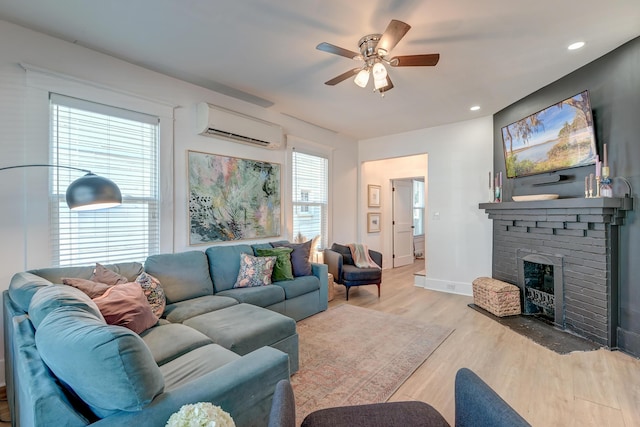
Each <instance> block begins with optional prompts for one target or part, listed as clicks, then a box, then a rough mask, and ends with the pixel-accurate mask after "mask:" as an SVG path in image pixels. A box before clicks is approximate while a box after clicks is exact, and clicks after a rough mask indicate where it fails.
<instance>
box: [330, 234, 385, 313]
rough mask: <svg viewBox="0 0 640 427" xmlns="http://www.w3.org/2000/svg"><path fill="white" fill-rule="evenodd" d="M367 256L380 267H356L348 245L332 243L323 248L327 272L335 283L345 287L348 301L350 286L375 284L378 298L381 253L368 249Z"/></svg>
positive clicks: (380, 279) (380, 280)
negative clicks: (329, 247)
mask: <svg viewBox="0 0 640 427" xmlns="http://www.w3.org/2000/svg"><path fill="white" fill-rule="evenodd" d="M369 256H370V257H371V259H372V260H373V261H374V262H375V263H376V264H378V265H379V266H380V269H379V268H359V267H356V265H355V263H354V262H353V257H352V256H351V250H350V249H349V247H348V246H345V245H340V244H338V243H334V244H333V245H331V249H325V250H324V263H325V264H327V266H328V267H329V273H331V274H333V280H334V281H335V283H338V284H340V285H344V287H345V288H347V301H349V289H350V288H351V287H352V286H364V285H376V286H378V298H380V284H381V283H382V270H381V268H382V254H381V253H380V252H377V251H373V250H371V249H369Z"/></svg>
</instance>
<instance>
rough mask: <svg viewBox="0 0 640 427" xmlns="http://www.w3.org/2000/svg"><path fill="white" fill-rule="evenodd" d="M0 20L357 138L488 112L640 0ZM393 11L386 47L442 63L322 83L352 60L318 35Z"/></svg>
mask: <svg viewBox="0 0 640 427" xmlns="http://www.w3.org/2000/svg"><path fill="white" fill-rule="evenodd" d="M0 19H4V20H7V21H10V22H14V23H16V24H20V25H23V26H25V27H28V28H32V29H35V30H37V31H41V32H43V33H47V34H50V35H52V36H55V37H59V38H61V39H64V40H68V41H70V42H73V43H77V44H79V45H82V46H85V47H88V48H91V49H95V50H97V51H100V52H104V53H106V54H109V55H112V56H115V57H117V58H121V59H124V60H126V61H129V62H131V63H134V64H138V65H140V66H142V67H145V68H148V69H151V70H155V71H158V72H161V73H163V74H167V75H169V76H173V77H176V78H179V79H181V80H185V81H188V82H192V83H194V84H196V85H200V86H203V87H206V88H210V89H213V90H215V91H218V92H221V93H224V94H226V95H230V96H233V97H236V98H240V99H243V100H245V101H249V102H252V103H254V104H258V105H261V106H264V107H267V108H269V109H271V110H274V111H277V112H280V113H283V114H286V115H290V116H293V117H296V118H298V119H301V120H304V121H307V122H310V123H313V124H315V125H317V126H320V127H323V128H327V129H330V130H332V131H335V132H339V133H342V134H345V135H348V136H351V137H354V138H356V139H366V138H371V137H376V136H383V135H389V134H395V133H401V132H405V131H410V130H415V129H421V128H427V127H432V126H437V125H441V124H446V123H453V122H458V121H463V120H468V119H472V118H475V117H480V116H486V115H491V114H494V113H495V112H497V111H499V110H501V109H502V108H504V107H506V106H508V105H509V104H511V103H513V102H515V101H517V100H518V99H521V98H523V97H524V96H526V95H528V94H530V93H532V92H534V91H536V90H537V89H539V88H541V87H543V86H545V85H547V84H549V83H551V82H553V81H555V80H557V79H558V78H560V77H562V76H564V75H566V74H568V73H570V72H571V71H573V70H575V69H577V68H579V67H581V66H583V65H585V64H587V63H589V62H591V61H593V60H594V59H596V58H598V57H600V56H602V55H603V54H605V53H607V52H609V51H611V50H613V49H615V48H616V47H618V46H620V45H622V44H623V43H625V42H627V41H629V40H631V39H633V38H635V37H637V36H638V35H640V1H639V0H615V1H602V0H561V1H558V0H537V1H524V0H483V1H478V0H455V1H452V0H370V1H364V0H357V1H351V2H344V1H338V0H303V1H295V0H288V1H285V0H242V1H211V0H208V1H207V0H136V1H128V0H109V1H86V0H85V1H82V0H56V1H51V0H0ZM391 19H398V20H401V21H404V22H407V23H408V24H410V25H411V26H412V28H411V30H410V31H409V32H408V33H407V35H406V36H405V37H404V38H403V39H402V40H401V41H400V43H399V44H398V45H397V46H396V47H395V49H394V50H393V52H392V53H393V54H394V55H410V54H420V53H440V62H439V63H438V65H437V66H435V67H405V68H391V67H389V75H390V77H391V78H392V80H393V83H394V85H395V87H394V89H393V90H391V91H389V92H387V93H386V94H385V96H384V98H382V97H381V96H380V95H379V94H378V93H374V92H372V90H371V82H370V83H369V86H368V87H367V88H366V89H361V88H359V87H357V86H356V85H355V84H354V83H353V82H352V81H351V79H349V80H346V81H344V82H342V83H340V84H338V85H336V86H333V87H331V86H326V85H325V84H324V82H325V81H327V80H329V79H331V78H333V77H335V76H337V75H339V74H341V73H343V72H345V71H347V70H349V69H352V68H355V67H357V66H358V63H357V62H355V61H353V60H350V59H348V58H345V57H341V56H336V55H331V54H328V53H326V52H321V51H318V50H316V49H315V46H316V45H317V44H318V43H320V42H328V43H331V44H334V45H338V46H340V47H344V48H346V49H349V50H354V51H358V46H357V43H358V40H359V39H360V38H361V37H362V36H364V35H366V34H370V33H381V32H383V31H384V29H385V28H386V26H387V24H388V23H389V21H390V20H391ZM578 40H583V41H585V42H586V45H585V47H584V48H582V49H580V50H577V51H568V50H567V46H568V45H569V44H570V43H572V42H575V41H578ZM585 89H586V88H585ZM473 105H479V106H480V107H481V108H480V110H478V111H475V112H472V111H470V110H469V108H470V107H471V106H473Z"/></svg>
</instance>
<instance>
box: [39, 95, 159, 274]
mask: <svg viewBox="0 0 640 427" xmlns="http://www.w3.org/2000/svg"><path fill="white" fill-rule="evenodd" d="M50 107H51V114H50V116H51V123H50V125H51V126H50V127H51V129H50V134H51V163H52V164H56V165H64V166H73V167H78V168H82V169H88V170H91V171H92V172H93V173H95V174H97V175H100V176H104V177H106V178H109V179H111V180H112V181H114V182H115V183H116V184H117V185H118V187H120V191H121V192H122V205H121V206H118V207H115V208H111V209H102V210H96V211H71V210H70V209H69V208H68V207H67V204H66V201H65V193H66V190H67V187H68V186H69V184H70V183H71V182H72V181H74V180H75V179H76V178H79V176H80V175H79V172H77V171H71V170H66V169H58V168H52V169H51V179H50V183H51V188H50V225H51V226H50V229H51V240H50V241H51V246H52V247H51V252H52V264H53V265H54V266H68V265H83V264H93V263H95V262H100V263H115V262H126V261H140V262H142V261H144V259H145V258H146V257H147V256H148V255H150V254H154V253H157V252H158V251H159V247H160V237H159V228H160V226H159V209H160V203H159V194H158V187H159V185H158V140H159V138H158V136H159V119H158V117H154V116H149V115H146V114H142V113H137V112H134V111H129V110H124V109H120V108H115V107H111V106H107V105H102V104H96V103H92V102H88V101H85V100H80V99H76V98H70V97H66V96H62V95H57V94H51V96H50ZM80 174H81V172H80Z"/></svg>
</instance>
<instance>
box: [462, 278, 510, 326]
mask: <svg viewBox="0 0 640 427" xmlns="http://www.w3.org/2000/svg"><path fill="white" fill-rule="evenodd" d="M473 303H474V304H475V305H477V306H478V307H481V308H484V309H485V310H487V311H488V312H489V313H491V314H493V315H495V316H498V317H504V316H514V315H516V314H520V288H518V287H517V286H515V285H512V284H510V283H506V282H502V281H500V280H496V279H492V278H491V277H478V278H477V279H475V280H474V281H473Z"/></svg>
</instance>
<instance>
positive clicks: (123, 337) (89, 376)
mask: <svg viewBox="0 0 640 427" xmlns="http://www.w3.org/2000/svg"><path fill="white" fill-rule="evenodd" d="M69 289H71V288H69ZM36 345H37V347H38V349H39V350H40V355H41V357H42V359H43V360H44V362H45V363H46V364H47V366H48V367H49V369H51V371H52V372H53V373H54V374H55V375H56V376H57V377H58V378H59V379H60V380H61V381H62V382H63V383H64V384H66V385H68V386H69V387H70V388H71V389H72V390H73V392H74V393H75V394H77V395H78V397H80V398H81V399H82V400H83V401H84V402H86V403H87V404H88V405H89V407H91V409H92V410H93V412H94V413H95V414H96V415H97V416H99V417H101V418H104V417H107V416H109V415H111V414H113V413H115V412H118V411H138V410H141V409H143V408H144V407H145V406H146V405H148V404H149V403H150V402H151V401H152V400H153V398H154V397H155V396H157V395H158V394H160V393H161V392H162V390H163V388H164V378H163V377H162V373H161V372H160V369H159V368H158V365H156V362H155V360H154V359H153V355H152V354H151V352H150V351H149V348H148V347H147V346H146V345H145V343H144V341H143V340H142V338H140V337H139V336H138V335H136V334H135V333H134V332H132V331H130V330H129V329H126V328H122V327H120V326H111V325H106V324H105V323H104V321H102V319H99V318H98V317H96V316H95V315H93V314H90V313H88V312H87V311H85V310H82V309H80V308H78V307H73V306H66V307H58V308H56V309H54V310H53V311H51V312H50V313H49V314H48V315H47V316H46V317H45V319H44V320H43V321H42V322H41V323H40V327H39V328H38V329H37V330H36ZM98 384H99V385H100V386H99V387H97V386H96V385H98Z"/></svg>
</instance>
